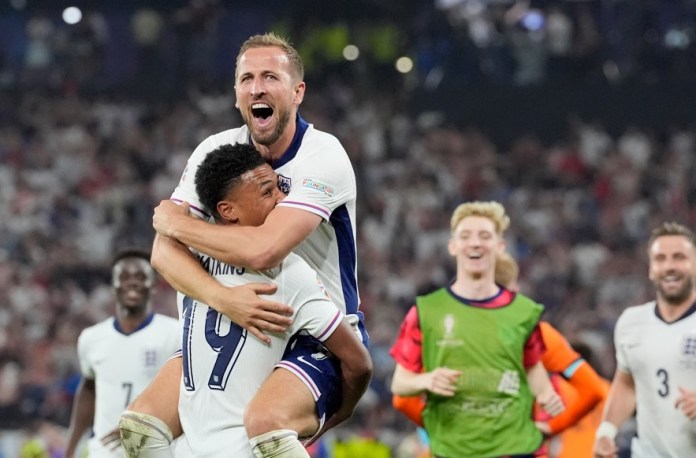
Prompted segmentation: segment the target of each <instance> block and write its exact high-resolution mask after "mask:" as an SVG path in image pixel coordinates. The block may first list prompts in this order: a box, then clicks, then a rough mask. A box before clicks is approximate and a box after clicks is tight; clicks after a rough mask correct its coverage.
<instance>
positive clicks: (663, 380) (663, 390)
mask: <svg viewBox="0 0 696 458" xmlns="http://www.w3.org/2000/svg"><path fill="white" fill-rule="evenodd" d="M656 375H657V378H658V379H659V382H660V386H659V388H658V389H657V394H659V395H660V396H662V397H663V398H664V397H666V396H668V395H669V374H668V373H667V371H666V370H665V369H658V370H657V373H656Z"/></svg>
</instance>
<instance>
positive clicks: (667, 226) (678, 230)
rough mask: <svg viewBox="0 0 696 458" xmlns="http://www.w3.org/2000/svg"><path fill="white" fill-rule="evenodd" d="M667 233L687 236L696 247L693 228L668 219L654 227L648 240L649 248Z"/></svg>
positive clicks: (695, 236)
mask: <svg viewBox="0 0 696 458" xmlns="http://www.w3.org/2000/svg"><path fill="white" fill-rule="evenodd" d="M667 235H680V236H682V237H685V238H686V239H687V240H688V241H689V242H690V243H691V245H693V246H694V247H696V235H695V234H694V232H693V231H692V230H691V229H689V228H688V227H686V226H684V225H683V224H679V223H677V222H674V221H667V222H664V223H662V224H661V225H659V226H657V227H656V228H655V229H653V231H652V233H651V234H650V240H648V250H649V249H650V247H651V246H652V244H653V242H655V240H657V239H658V238H660V237H664V236H667Z"/></svg>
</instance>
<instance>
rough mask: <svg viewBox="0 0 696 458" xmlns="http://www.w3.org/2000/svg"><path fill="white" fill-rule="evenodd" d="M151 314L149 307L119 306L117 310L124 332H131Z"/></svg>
mask: <svg viewBox="0 0 696 458" xmlns="http://www.w3.org/2000/svg"><path fill="white" fill-rule="evenodd" d="M149 314H150V310H149V308H148V307H144V308H126V307H118V308H117V310H116V320H117V321H118V325H119V326H120V327H121V329H122V330H123V332H125V333H126V334H130V333H131V332H133V331H135V330H136V329H138V328H139V327H140V326H141V325H142V324H143V322H144V321H145V320H146V319H147V317H148V315H149Z"/></svg>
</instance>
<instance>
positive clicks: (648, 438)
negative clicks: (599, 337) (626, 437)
mask: <svg viewBox="0 0 696 458" xmlns="http://www.w3.org/2000/svg"><path fill="white" fill-rule="evenodd" d="M694 311H695V310H693V309H692V310H691V311H690V312H687V314H686V315H685V316H683V317H682V318H680V319H679V320H677V321H675V322H672V323H667V322H665V321H663V320H662V319H661V318H660V317H659V316H658V314H657V305H656V304H655V302H654V301H653V302H649V303H647V304H644V305H638V306H635V307H629V308H627V309H626V310H624V312H623V313H622V314H621V316H620V317H619V320H618V322H617V323H616V329H615V330H614V343H615V346H616V362H617V367H618V369H621V370H622V371H624V372H627V373H630V374H631V375H632V376H633V380H634V382H635V387H636V403H637V423H638V437H637V438H635V439H634V446H633V447H632V455H631V456H633V457H634V458H662V457H664V458H668V457H670V458H681V457H689V456H696V422H693V421H690V420H689V419H688V418H687V417H686V416H685V415H684V414H683V413H682V411H681V410H679V409H676V408H675V407H674V403H675V401H676V399H677V397H678V396H679V388H680V387H682V388H685V389H688V390H694V389H696V313H693V312H694Z"/></svg>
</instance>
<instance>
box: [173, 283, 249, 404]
mask: <svg viewBox="0 0 696 458" xmlns="http://www.w3.org/2000/svg"><path fill="white" fill-rule="evenodd" d="M183 306H184V307H183V309H184V310H183V314H184V316H183V320H184V335H183V342H182V344H183V345H182V350H183V351H182V353H183V355H182V356H183V361H182V364H183V371H184V374H183V375H184V386H185V387H186V390H187V391H194V390H195V389H196V382H195V380H194V379H193V371H192V369H191V367H192V366H191V364H192V361H191V343H192V342H193V341H194V338H195V339H200V337H199V336H194V334H193V331H194V329H193V320H194V319H195V318H196V312H197V311H198V309H199V304H198V302H197V301H194V300H193V299H191V298H190V297H185V298H184V303H183ZM205 308H207V313H206V317H205V340H206V342H207V343H208V345H210V348H212V349H213V350H214V351H215V352H216V353H217V354H218V355H217V358H216V359H215V364H214V365H213V369H212V371H211V373H210V377H209V378H208V387H210V388H211V389H213V390H224V389H225V386H227V380H228V379H229V377H230V373H231V372H232V368H233V367H234V365H235V363H236V362H237V358H238V357H239V353H240V352H241V351H242V348H243V347H244V343H245V342H246V338H247V331H246V329H244V328H242V327H241V326H238V325H237V324H235V323H231V322H230V323H229V330H228V331H227V333H225V334H221V327H222V326H221V324H222V319H223V317H222V315H220V314H219V313H218V312H217V311H215V310H213V309H212V308H209V307H205ZM225 321H227V320H225ZM199 341H200V340H199Z"/></svg>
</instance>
